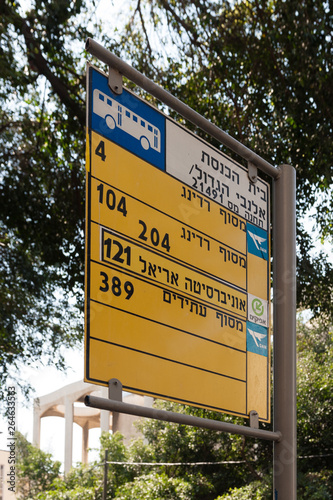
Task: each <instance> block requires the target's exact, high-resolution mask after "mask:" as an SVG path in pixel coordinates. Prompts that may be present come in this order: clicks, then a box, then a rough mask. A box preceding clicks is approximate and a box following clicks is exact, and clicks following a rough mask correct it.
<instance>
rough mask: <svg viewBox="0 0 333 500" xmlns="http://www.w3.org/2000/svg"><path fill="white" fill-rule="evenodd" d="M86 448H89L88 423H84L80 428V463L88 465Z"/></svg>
mask: <svg viewBox="0 0 333 500" xmlns="http://www.w3.org/2000/svg"><path fill="white" fill-rule="evenodd" d="M88 448H89V423H88V422H86V423H85V425H84V426H83V427H82V463H83V464H87V463H88Z"/></svg>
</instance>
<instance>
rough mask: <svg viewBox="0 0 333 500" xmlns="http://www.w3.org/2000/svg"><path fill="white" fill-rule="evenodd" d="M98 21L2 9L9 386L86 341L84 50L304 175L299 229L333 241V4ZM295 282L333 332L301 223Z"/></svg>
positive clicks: (80, 8) (212, 3)
mask: <svg viewBox="0 0 333 500" xmlns="http://www.w3.org/2000/svg"><path fill="white" fill-rule="evenodd" d="M95 8H96V5H95V3H94V1H93V0H91V2H90V0H77V1H75V2H67V1H66V0H60V1H59V0H31V2H30V4H28V7H27V10H26V11H24V10H23V7H21V6H20V4H19V2H17V1H15V2H14V1H13V0H3V1H2V2H1V5H0V19H1V21H0V38H1V49H0V78H1V87H0V100H1V106H0V134H1V136H0V141H1V148H0V165H1V174H0V214H1V215H0V257H1V259H0V347H1V365H0V366H1V370H0V377H1V380H2V382H4V381H5V379H6V377H7V376H8V374H10V373H11V367H12V368H15V367H17V366H19V364H20V363H22V362H24V363H33V362H35V361H36V360H42V361H43V362H44V363H48V362H52V363H58V365H59V366H62V365H63V359H62V356H61V349H60V347H61V346H65V347H66V346H70V345H73V344H75V343H76V342H77V341H78V340H80V339H81V338H82V323H83V321H82V314H81V313H82V302H83V274H84V269H83V267H84V255H83V248H84V237H83V233H84V165H83V163H84V142H85V133H84V127H85V95H84V93H85V90H84V89H85V77H84V75H85V60H86V54H85V52H84V42H85V39H86V37H87V36H93V37H95V38H97V39H98V40H99V41H100V42H101V43H102V44H103V45H105V46H106V47H107V48H108V49H110V50H112V51H113V52H115V53H116V54H118V55H121V56H122V57H124V58H125V59H126V60H128V61H129V62H130V63H132V64H133V65H134V66H135V67H136V68H138V69H139V70H140V71H142V72H143V73H145V74H146V75H147V76H148V77H151V78H152V79H154V80H155V81H157V82H158V83H159V84H161V85H162V86H164V87H165V88H166V89H168V90H170V91H171V92H172V93H173V94H174V95H176V96H177V97H179V98H180V99H181V100H183V101H185V102H186V103H187V104H188V105H190V106H191V107H193V108H194V109H195V110H196V111H198V112H199V113H201V114H203V115H204V116H206V117H207V118H208V119H210V120H211V121H213V122H214V123H215V124H216V125H218V126H220V127H221V128H223V129H224V130H225V131H227V132H228V133H230V134H231V135H233V136H234V137H236V138H237V139H239V140H240V141H241V142H243V143H244V144H245V145H246V146H248V147H250V148H252V149H254V150H255V151H256V152H257V153H259V154H260V155H262V156H263V157H265V158H267V159H268V160H269V161H270V162H272V163H274V164H276V165H278V164H281V163H291V164H292V165H293V166H295V167H296V171H297V210H298V216H299V217H301V216H303V215H304V214H305V213H306V212H308V211H309V209H312V210H313V217H314V223H315V224H316V225H317V227H318V228H319V230H320V235H321V237H322V238H324V239H326V240H331V238H332V234H333V223H332V213H333V205H332V157H333V155H332V141H333V139H332V137H333V134H332V106H333V104H332V103H333V96H332V92H333V90H332V89H333V74H332V57H331V53H332V16H331V15H330V14H331V13H330V9H329V5H328V4H327V2H317V1H314V0H306V1H304V2H296V0H291V1H288V2H280V1H277V0H265V1H264V2H258V1H257V0H250V1H245V0H244V1H239V2H229V1H227V0H219V1H216V0H207V1H205V2H203V1H202V0H195V1H192V0H191V1H190V0H172V1H171V2H168V1H166V0H139V1H136V0H128V1H127V3H126V8H128V9H129V10H128V12H129V14H130V15H129V16H127V19H128V23H127V25H126V26H124V27H123V28H122V29H119V30H118V31H117V30H114V31H113V32H111V33H110V32H109V31H108V30H107V29H104V34H102V30H103V28H101V26H99V25H97V24H96V23H94V22H93V19H94V10H95ZM89 59H91V58H90V57H89ZM94 62H95V63H96V64H99V63H98V62H96V61H94ZM136 91H138V92H140V91H139V90H138V89H136ZM157 104H158V103H157ZM170 113H171V115H173V112H172V111H170ZM177 119H180V118H179V117H177ZM197 133H199V134H202V133H201V132H200V131H197ZM211 142H213V143H214V141H211ZM215 145H216V146H218V147H220V145H217V144H215ZM227 153H228V154H230V152H229V151H227ZM298 277H299V280H298V303H299V304H300V305H302V306H304V307H311V309H312V310H313V311H314V313H315V314H317V315H322V316H325V317H326V318H330V319H332V317H333V308H332V302H333V301H332V283H333V270H332V265H331V264H330V263H329V262H328V261H327V259H326V258H325V256H324V255H314V254H313V242H312V241H311V238H310V237H309V235H308V234H307V232H306V231H305V229H304V228H303V227H302V224H301V222H300V223H299V227H298Z"/></svg>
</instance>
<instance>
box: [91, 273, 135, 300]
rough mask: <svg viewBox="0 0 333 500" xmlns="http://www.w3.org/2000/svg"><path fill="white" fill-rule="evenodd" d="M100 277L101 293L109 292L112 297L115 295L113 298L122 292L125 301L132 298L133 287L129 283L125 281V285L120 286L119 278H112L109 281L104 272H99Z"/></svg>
mask: <svg viewBox="0 0 333 500" xmlns="http://www.w3.org/2000/svg"><path fill="white" fill-rule="evenodd" d="M100 276H101V278H102V285H101V286H100V287H99V289H100V290H101V292H109V291H110V292H111V293H112V294H113V295H115V297H120V296H121V295H122V293H123V292H124V293H125V294H126V296H125V299H126V300H129V299H130V298H131V297H132V295H133V293H134V286H133V283H131V282H130V281H125V283H124V284H122V282H121V280H120V278H118V277H117V276H112V279H111V281H110V279H109V276H108V274H106V273H105V272H104V271H101V272H100Z"/></svg>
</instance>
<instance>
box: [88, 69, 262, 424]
mask: <svg viewBox="0 0 333 500" xmlns="http://www.w3.org/2000/svg"><path fill="white" fill-rule="evenodd" d="M86 169H87V184H86V186H87V187H86V300H85V355H86V359H85V380H86V381H87V382H92V383H96V384H101V385H107V384H108V381H109V380H110V379H112V378H117V379H119V380H120V381H121V383H122V385H123V388H124V389H125V390H128V391H130V392H136V393H140V394H147V395H150V396H153V397H158V398H163V399H169V400H172V401H177V402H182V403H185V404H190V405H194V406H199V407H204V408H207V409H212V410H218V411H223V412H227V413H231V414H234V415H240V416H248V415H249V412H250V411H251V410H256V411H257V412H258V414H259V418H260V419H261V420H262V421H269V420H270V404H269V400H270V396H269V393H270V383H269V378H270V376H269V375H270V355H269V350H270V347H269V346H270V338H269V337H270V334H269V322H270V320H269V293H270V285H269V277H270V244H269V186H268V184H267V183H265V182H264V181H262V180H261V179H258V181H257V182H256V184H251V183H250V182H249V179H248V176H247V171H246V169H245V168H244V167H242V166H241V165H239V164H238V163H236V162H235V161H233V160H231V159H230V158H228V157H227V156H226V155H224V154H222V153H221V152H219V151H218V150H216V149H214V148H212V147H211V146H210V145H209V144H208V143H207V142H204V141H203V140H201V139H200V138H198V137H197V136H195V135H194V134H192V133H190V132H189V131H187V130H186V129H184V128H183V127H181V126H180V125H178V124H177V123H176V122H174V121H173V120H171V119H169V118H168V117H167V116H165V115H164V114H162V113H160V112H159V111H157V110H156V109H155V108H153V107H152V106H150V105H149V104H148V103H146V102H145V101H143V100H141V99H139V98H138V97H136V96H135V95H134V94H132V93H131V92H129V91H127V90H125V89H124V90H123V93H122V94H121V95H120V96H115V95H114V94H113V93H112V92H111V91H110V90H109V87H108V83H107V76H106V75H104V74H103V73H101V72H99V71H98V70H96V69H95V68H93V67H92V66H89V67H88V123H87V158H86Z"/></svg>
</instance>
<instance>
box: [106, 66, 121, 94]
mask: <svg viewBox="0 0 333 500" xmlns="http://www.w3.org/2000/svg"><path fill="white" fill-rule="evenodd" d="M108 84H109V87H110V89H111V91H112V92H113V93H114V94H116V95H121V94H122V93H123V77H122V75H121V74H120V73H119V71H118V70H116V69H115V68H112V67H111V66H109V78H108Z"/></svg>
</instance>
